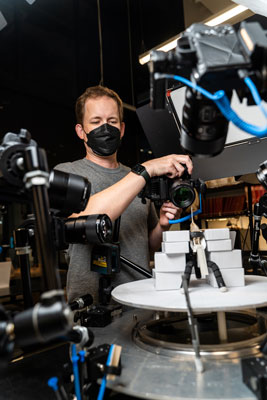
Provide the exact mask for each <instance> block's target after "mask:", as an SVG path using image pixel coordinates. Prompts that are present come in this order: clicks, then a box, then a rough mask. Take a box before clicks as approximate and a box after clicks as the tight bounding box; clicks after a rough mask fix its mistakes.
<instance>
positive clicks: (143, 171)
mask: <svg viewBox="0 0 267 400" xmlns="http://www.w3.org/2000/svg"><path fill="white" fill-rule="evenodd" d="M131 171H132V172H134V173H135V174H137V175H140V176H142V177H143V178H144V179H145V181H146V182H149V181H150V175H149V173H148V172H147V170H146V168H145V167H144V166H143V165H142V164H136V165H135V166H134V167H133V168H132V170H131Z"/></svg>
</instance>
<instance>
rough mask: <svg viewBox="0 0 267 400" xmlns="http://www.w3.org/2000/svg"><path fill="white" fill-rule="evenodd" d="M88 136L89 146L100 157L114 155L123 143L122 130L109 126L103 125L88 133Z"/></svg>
mask: <svg viewBox="0 0 267 400" xmlns="http://www.w3.org/2000/svg"><path fill="white" fill-rule="evenodd" d="M85 133H86V132H85ZM86 135H87V145H88V146H89V147H91V149H92V150H93V152H94V153H95V154H97V155H98V156H110V155H111V154H114V153H115V152H116V151H117V150H118V148H119V145H120V142H121V138H120V136H121V133H120V130H119V129H118V128H116V127H115V126H112V125H109V124H103V125H101V126H99V127H98V128H95V129H93V130H92V131H90V132H89V133H86Z"/></svg>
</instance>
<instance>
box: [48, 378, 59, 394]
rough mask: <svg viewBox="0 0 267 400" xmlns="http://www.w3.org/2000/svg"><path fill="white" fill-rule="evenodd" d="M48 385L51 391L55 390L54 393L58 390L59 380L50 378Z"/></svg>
mask: <svg viewBox="0 0 267 400" xmlns="http://www.w3.org/2000/svg"><path fill="white" fill-rule="evenodd" d="M47 384H48V386H49V387H51V389H53V390H54V392H56V391H57V390H58V378H57V377H56V376H52V377H51V378H49V379H48V381H47Z"/></svg>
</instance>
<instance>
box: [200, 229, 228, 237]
mask: <svg viewBox="0 0 267 400" xmlns="http://www.w3.org/2000/svg"><path fill="white" fill-rule="evenodd" d="M204 238H205V239H206V240H222V239H230V230H229V228H220V229H205V230H204Z"/></svg>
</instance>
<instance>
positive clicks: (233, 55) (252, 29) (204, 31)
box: [149, 22, 267, 157]
mask: <svg viewBox="0 0 267 400" xmlns="http://www.w3.org/2000/svg"><path fill="white" fill-rule="evenodd" d="M266 54H267V41H266V32H265V31H264V30H263V29H262V28H261V26H260V25H259V23H257V22H252V23H246V22H242V23H241V25H240V28H239V30H238V32H236V31H235V29H234V28H233V27H232V26H230V25H227V24H226V25H220V26H215V27H209V26H207V25H203V24H193V25H191V26H190V27H189V28H188V29H186V30H185V32H184V33H183V34H182V36H181V37H180V38H179V39H178V41H177V47H176V48H175V49H174V50H173V51H169V52H167V53H165V52H162V51H152V52H151V55H150V63H149V70H150V99H151V105H152V107H153V108H154V109H162V108H164V107H165V106H166V92H167V89H168V88H169V85H170V83H169V80H170V79H171V80H173V79H176V80H177V81H179V82H180V85H181V83H182V84H184V83H185V84H187V85H188V86H189V87H187V89H186V95H185V104H184V108H183V118H182V127H181V132H180V144H181V146H182V147H183V148H184V149H185V150H186V151H187V152H188V153H189V154H192V155H195V156H200V157H201V156H202V157H205V156H206V157H207V156H215V155H217V154H219V153H220V152H221V151H222V150H223V148H224V144H225V140H226V135H227V130H228V124H229V119H231V120H232V121H233V123H235V124H236V125H238V126H239V127H241V129H243V130H246V131H247V132H249V133H253V132H256V133H255V134H256V135H257V134H259V135H265V136H266V134H267V130H266V128H264V129H263V130H260V129H258V127H254V126H253V125H249V126H248V124H246V123H245V122H244V121H240V119H239V118H238V116H237V115H236V114H235V113H234V112H233V110H232V109H231V108H230V105H229V102H230V100H231V96H232V92H233V89H235V90H236V92H237V95H238V97H239V99H240V100H242V99H243V98H247V99H248V104H249V105H250V104H252V100H253V99H254V101H255V96H254V94H255V93H254V92H255V90H254V89H253V90H254V92H253V90H252V88H251V86H253V85H255V87H257V89H258V92H259V94H260V96H261V98H263V99H266V95H267V92H266V89H267V81H266V64H267V62H266ZM177 75H179V76H177ZM248 78H249V79H250V81H248ZM249 82H252V84H251V85H250V83H249ZM199 88H200V89H203V90H199ZM220 89H224V91H225V95H223V94H224V92H223V94H222V91H221V90H220ZM208 90H210V91H212V92H214V91H216V90H219V92H216V93H215V94H214V95H210V96H208V94H207V93H208V92H207V91H208ZM257 95H258V94H257ZM207 96H208V97H207ZM222 97H223V98H224V99H223V100H222ZM257 99H258V103H257V104H259V103H260V99H259V96H258V97H257ZM214 101H215V102H214ZM222 103H224V104H223V105H222ZM217 106H218V107H217ZM263 112H265V111H264V110H263ZM265 115H266V112H265ZM225 116H227V119H226V118H225ZM253 134H254V133H253Z"/></svg>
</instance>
